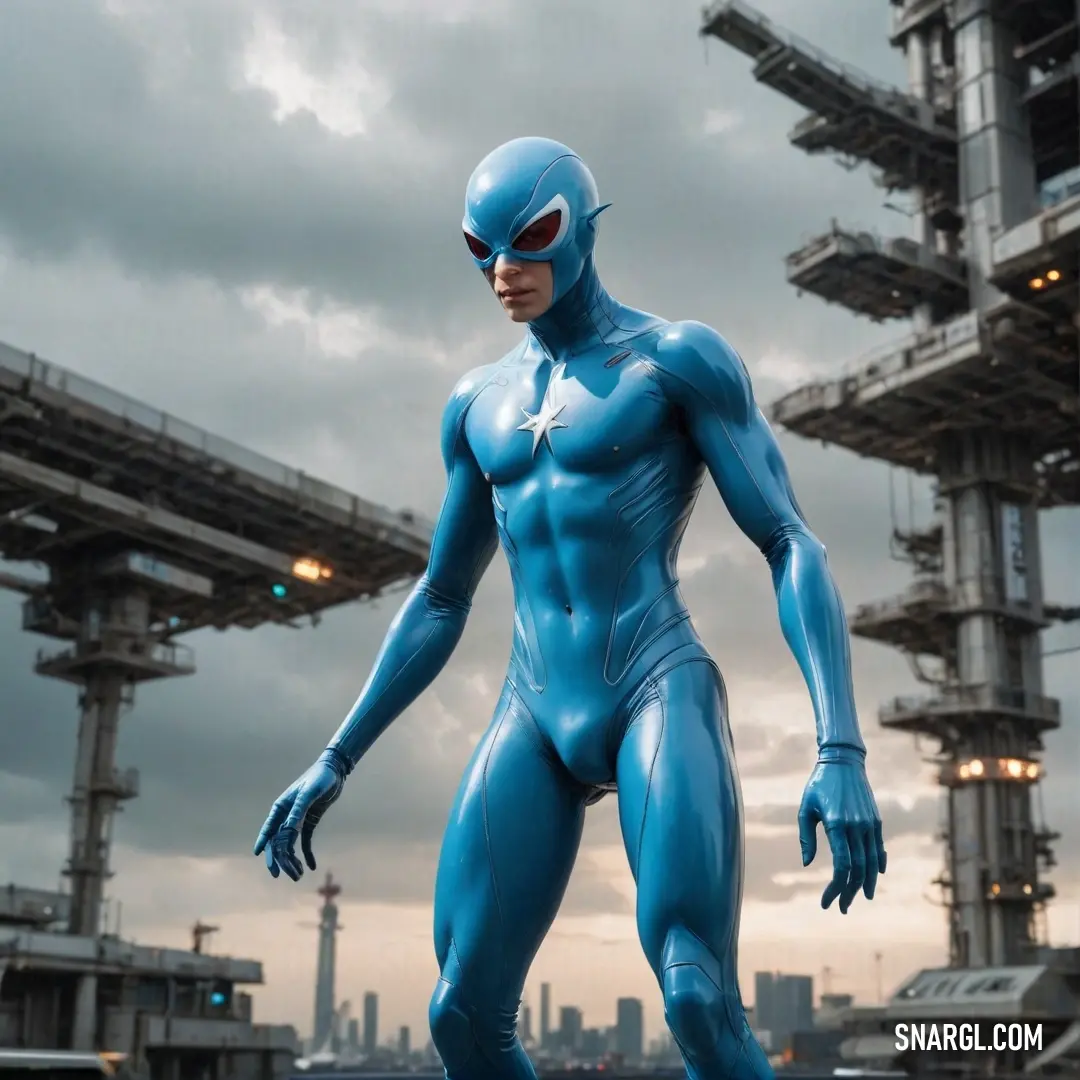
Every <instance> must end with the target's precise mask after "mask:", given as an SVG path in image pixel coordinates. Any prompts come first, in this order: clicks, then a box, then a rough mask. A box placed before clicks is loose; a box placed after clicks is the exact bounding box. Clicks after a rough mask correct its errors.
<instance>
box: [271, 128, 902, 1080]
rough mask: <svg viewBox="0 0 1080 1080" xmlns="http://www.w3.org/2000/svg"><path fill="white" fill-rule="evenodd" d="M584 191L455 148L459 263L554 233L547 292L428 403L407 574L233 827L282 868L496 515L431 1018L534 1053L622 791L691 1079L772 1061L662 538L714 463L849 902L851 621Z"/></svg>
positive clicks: (729, 790)
mask: <svg viewBox="0 0 1080 1080" xmlns="http://www.w3.org/2000/svg"><path fill="white" fill-rule="evenodd" d="M602 209H604V207H602V206H601V205H600V204H599V201H598V197H597V191H596V185H595V183H594V181H593V178H592V175H591V174H590V172H589V171H588V169H587V168H586V167H585V165H584V164H583V163H582V161H581V160H580V159H579V158H578V157H577V156H576V155H575V154H574V153H573V152H572V151H570V150H569V149H567V148H566V147H565V146H562V145H561V144H559V143H555V142H551V141H550V140H547V139H516V140H514V141H512V142H510V143H507V144H505V145H504V146H502V147H500V148H499V149H497V150H495V151H494V152H493V153H492V154H490V155H489V156H488V157H487V158H486V159H485V160H484V161H483V162H481V164H480V165H479V166H478V167H477V169H476V171H475V172H474V174H473V176H472V179H471V180H470V182H469V187H468V191H467V196H466V214H465V220H464V230H465V234H466V241H467V242H468V245H469V248H470V250H471V252H472V254H473V258H474V261H475V262H476V263H477V265H478V266H479V267H480V268H481V269H484V270H486V269H488V268H489V267H491V266H493V265H494V264H495V262H496V260H497V259H499V258H506V259H509V260H518V259H520V260H537V259H539V260H544V261H549V262H550V263H551V268H552V275H553V283H554V300H553V303H552V306H551V307H550V308H549V309H548V311H547V313H546V314H544V315H543V316H541V317H540V318H538V319H536V320H535V321H534V322H532V323H530V324H529V326H528V333H527V334H526V336H525V339H524V341H522V342H521V344H520V345H519V346H518V347H517V348H516V349H514V350H513V352H511V353H510V354H509V355H508V356H506V357H504V358H503V359H502V360H501V361H500V362H499V363H497V364H493V365H490V366H488V367H483V368H479V369H477V370H476V371H473V372H472V373H470V374H469V375H467V376H466V377H465V378H464V379H462V380H461V382H460V383H459V384H458V386H457V387H456V389H455V390H454V392H453V394H452V395H451V398H450V402H449V404H448V406H447V408H446V412H445V415H444V418H443V425H442V452H443V458H444V461H445V463H446V470H447V477H448V480H447V489H446V496H445V501H444V502H443V506H442V511H441V513H440V516H439V519H438V524H437V527H436V529H435V534H434V538H433V541H432V546H431V556H430V562H429V564H428V568H427V571H426V573H425V574H424V576H423V577H422V578H421V579H420V581H419V582H418V583H417V585H416V587H415V588H414V590H413V591H412V594H411V595H410V597H409V598H408V600H406V602H405V604H404V606H403V607H402V609H401V611H400V612H399V613H398V615H397V617H396V618H395V619H394V622H393V623H392V625H391V626H390V629H389V631H388V632H387V635H386V640H385V642H384V644H383V646H382V649H381V651H380V652H379V655H378V657H377V659H376V661H375V665H374V669H373V671H372V673H371V675H370V677H369V679H368V682H367V684H366V685H365V687H364V689H363V691H362V692H361V694H360V697H359V699H358V700H357V702H356V704H355V705H354V706H353V708H352V710H351V712H350V713H349V715H348V717H347V719H346V720H345V722H344V723H343V724H342V726H341V728H340V729H339V731H338V732H337V734H336V735H335V736H334V738H333V740H332V741H331V743H330V745H329V747H328V749H327V750H326V751H325V752H324V753H323V754H322V756H321V757H320V758H319V759H318V761H317V762H316V763H315V765H313V766H312V767H311V768H310V769H309V770H308V771H307V772H306V773H305V774H304V775H303V776H302V777H301V778H300V779H299V780H297V781H296V783H295V784H293V785H292V786H291V787H290V788H288V789H287V790H286V791H285V792H284V793H283V794H282V796H281V797H280V798H279V799H278V800H277V802H276V803H275V804H274V806H273V808H272V810H271V813H270V816H269V817H268V818H267V821H266V824H265V825H264V827H263V830H262V832H261V834H260V836H259V839H258V842H257V844H256V849H255V850H256V854H259V853H260V852H262V851H263V850H264V849H265V851H266V855H267V864H268V866H269V868H270V872H271V873H272V874H273V875H274V876H275V877H276V876H278V874H279V873H280V872H281V871H284V872H285V873H286V875H287V876H289V877H291V878H293V879H294V880H295V879H298V878H299V877H300V876H301V874H302V873H303V866H302V864H301V862H300V859H299V858H298V856H297V854H296V850H295V849H296V846H297V843H299V845H300V848H301V851H302V853H303V856H304V859H305V861H306V862H307V864H308V866H309V867H311V868H312V869H314V867H315V860H314V856H313V854H312V850H311V837H312V831H313V830H314V828H315V826H316V825H317V824H318V822H319V820H320V819H321V818H322V815H323V814H324V813H325V812H326V810H327V808H328V807H329V806H330V804H331V803H332V802H333V801H334V800H335V799H336V798H337V797H338V795H339V794H340V793H341V790H342V787H343V785H344V783H345V779H346V777H347V776H348V774H349V773H350V772H351V770H352V768H353V766H354V765H355V764H356V762H357V761H359V759H360V758H361V757H362V756H363V755H364V753H365V752H366V751H367V750H368V748H369V747H370V746H371V745H372V743H373V742H374V741H375V740H376V738H378V736H379V735H380V734H381V733H382V731H384V730H385V728H386V727H387V726H388V725H389V724H390V723H391V721H393V720H394V719H395V717H397V716H398V715H399V714H400V713H401V712H402V711H403V710H404V709H405V708H406V707H407V706H409V705H410V704H411V703H412V702H413V701H414V700H415V699H416V697H417V696H418V695H419V694H420V693H421V692H422V691H423V690H424V688H425V687H427V686H428V685H429V684H430V683H431V681H432V680H433V679H434V678H435V677H436V675H438V673H439V672H440V670H441V669H442V668H443V666H444V665H445V663H446V662H447V660H448V659H449V658H450V655H451V653H452V652H453V650H454V647H455V646H456V645H457V643H458V640H459V639H460V637H461V633H462V630H463V628H464V625H465V620H466V617H467V616H468V613H469V608H470V604H471V600H472V596H473V592H474V590H475V588H476V586H477V583H478V582H479V580H480V577H481V575H482V574H483V573H484V570H485V569H486V567H487V566H488V564H489V562H490V561H491V559H492V557H493V554H494V552H495V549H496V547H497V546H499V545H500V544H501V546H502V549H503V551H504V553H505V555H506V558H507V560H508V561H509V564H510V569H511V574H512V578H513V586H514V597H515V600H514V633H513V645H512V649H511V655H510V660H509V667H508V671H507V675H506V681H505V684H504V686H503V690H502V694H501V696H500V698H499V702H498V705H497V706H496V709H495V715H494V719H493V720H492V723H491V726H490V727H489V728H488V730H487V733H486V735H485V736H484V738H483V739H482V741H481V742H480V744H479V746H478V747H477V749H476V752H475V754H474V756H473V759H472V762H471V764H470V765H469V768H468V771H467V772H466V775H465V778H464V780H463V782H462V785H461V788H460V791H459V793H458V796H457V800H456V802H455V804H454V808H453V810H452V812H451V815H450V821H449V825H448V827H447V831H446V836H445V840H444V843H443V850H442V856H441V859H440V865H439V870H438V876H437V882H436V893H435V944H436V951H437V954H438V960H439V964H440V969H441V978H440V979H439V982H438V985H437V987H436V990H435V994H434V997H433V998H432V1002H431V1011H430V1019H431V1030H432V1037H433V1039H434V1042H435V1045H436V1047H437V1048H438V1050H439V1053H440V1056H441V1057H442V1060H443V1064H444V1066H445V1069H446V1074H447V1076H448V1077H449V1078H450V1080H534V1075H535V1074H534V1072H533V1069H532V1066H531V1064H530V1063H529V1059H528V1058H527V1056H526V1055H525V1052H524V1051H523V1049H522V1047H521V1044H520V1042H519V1041H518V1039H517V1035H516V1016H517V1010H518V1006H519V1003H520V998H521V993H522V989H523V986H524V982H525V978H526V975H527V972H528V970H529V966H530V964H531V962H532V959H533V957H534V956H535V954H536V951H537V949H538V948H539V946H540V943H541V941H542V940H543V938H544V935H545V933H546V932H547V930H548V928H549V927H550V925H551V923H552V920H553V919H554V917H555V914H556V911H557V910H558V907H559V904H560V902H561V899H562V896H563V892H564V889H565V887H566V884H567V881H568V880H569V876H570V872H571V869H572V867H573V864H574V859H575V856H576V854H577V849H578V844H579V841H580V837H581V832H582V824H583V821H584V816H585V811H586V807H587V806H588V805H589V804H590V803H591V802H594V801H595V800H596V799H597V798H600V797H602V796H603V795H604V794H605V793H606V792H608V791H612V790H615V791H617V793H618V803H619V817H620V822H621V825H622V832H623V838H624V841H625V844H626V851H627V855H628V857H629V860H630V866H631V869H632V871H633V874H634V878H635V881H636V883H637V892H638V899H637V921H638V928H639V932H640V937H641V943H642V946H643V948H644V950H645V954H646V956H647V957H648V960H649V963H650V965H651V966H652V969H653V971H654V972H655V974H656V978H657V980H658V982H659V984H660V987H661V990H662V993H663V998H664V1007H665V1015H666V1019H667V1021H668V1024H669V1026H670V1028H671V1031H672V1034H673V1036H674V1038H675V1040H676V1042H677V1044H678V1046H679V1048H680V1050H681V1051H682V1054H683V1057H684V1059H685V1062H686V1067H687V1071H688V1073H689V1075H690V1077H691V1078H693V1080H722V1078H735V1080H743V1078H750V1077H754V1078H762V1077H767V1076H770V1075H771V1070H770V1067H769V1065H768V1062H767V1060H766V1058H765V1055H764V1054H763V1053H762V1051H761V1049H760V1047H759V1046H758V1044H757V1042H756V1041H755V1039H754V1037H753V1035H752V1034H751V1032H750V1029H749V1027H748V1025H747V1022H746V1015H745V1012H744V1009H743V1005H742V1001H741V998H740V994H739V986H738V978H737V971H736V953H737V936H738V927H739V910H740V906H741V901H742V873H743V848H742V820H741V818H742V813H741V797H740V792H739V782H738V775H737V772H736V768H735V760H734V753H733V749H732V742H731V732H730V728H729V725H728V717H727V706H726V698H725V690H724V683H723V680H722V678H721V676H720V672H719V670H718V669H717V667H716V665H715V663H714V662H713V660H712V659H711V658H710V656H709V654H708V652H707V651H706V650H705V647H704V645H703V644H702V643H701V640H700V639H699V638H698V636H697V634H696V633H695V631H694V628H693V625H692V624H691V621H690V615H689V613H688V612H687V608H686V605H685V603H684V601H683V597H682V594H681V592H680V589H679V581H678V576H677V573H676V562H677V555H678V550H679V544H680V541H681V539H682V535H683V531H684V529H685V526H686V523H687V521H688V519H689V517H690V513H691V511H692V509H693V506H694V502H695V500H696V498H697V494H698V491H699V489H700V487H701V484H702V481H703V478H704V475H705V473H706V472H708V473H709V474H710V475H711V476H712V479H713V481H714V483H715V484H716V486H717V488H718V489H719V491H720V494H721V496H722V497H723V500H724V502H725V504H726V505H727V508H728V510H729V511H730V513H731V515H732V517H733V518H734V520H735V521H736V522H737V523H738V525H739V526H740V528H741V529H742V530H743V532H744V533H746V535H747V536H748V537H749V538H750V539H751V540H752V541H753V542H754V543H755V544H756V545H757V546H758V547H759V548H760V549H761V551H762V552H763V554H764V556H765V558H766V560H767V561H768V565H769V568H770V569H771V572H772V579H773V584H774V586H775V590H776V597H777V601H778V605H779V612H780V623H781V627H782V629H783V632H784V636H785V638H786V640H787V642H788V644H789V646H790V648H791V649H792V652H793V653H794V655H795V657H796V659H797V661H798V664H799V667H800V668H801V669H802V672H803V675H804V677H805V679H806V682H807V684H808V686H809V689H810V694H811V697H812V700H813V706H814V713H815V716H816V721H817V741H818V746H819V756H818V762H817V764H816V766H815V768H814V770H813V773H812V775H811V777H810V780H809V782H808V784H807V787H806V790H805V792H804V794H803V801H802V806H801V809H800V812H799V834H800V841H801V846H802V857H803V863H804V864H808V863H809V862H810V861H811V860H812V859H813V857H814V854H815V849H816V833H817V825H818V824H819V823H820V824H822V825H823V826H824V831H825V833H826V836H827V838H828V840H829V845H830V848H831V851H832V856H833V871H834V873H833V878H832V881H831V882H830V884H829V886H828V887H827V888H826V890H825V893H824V895H823V896H822V905H823V906H824V907H828V906H829V905H830V904H831V903H832V902H833V900H835V899H839V906H840V909H841V911H844V912H846V911H847V909H848V907H849V905H850V904H851V903H852V901H853V899H854V897H855V895H856V893H857V892H859V890H860V889H861V890H862V891H863V892H864V893H865V895H866V896H867V897H868V898H872V897H873V895H874V889H875V885H876V881H877V877H878V874H879V873H882V872H884V870H885V862H886V856H885V850H884V846H883V843H882V836H881V822H880V819H879V817H878V811H877V807H876V805H875V802H874V796H873V794H872V792H871V790H870V786H869V784H868V783H867V779H866V773H865V770H864V759H865V754H866V751H865V748H864V746H863V742H862V739H861V737H860V734H859V727H858V721H857V719H856V714H855V705H854V700H853V692H852V683H851V664H850V653H849V645H848V630H847V624H846V620H845V617H844V610H843V606H842V604H841V600H840V597H839V595H838V593H837V589H836V586H835V584H834V582H833V579H832V577H831V575H830V573H829V569H828V566H827V564H826V559H825V551H824V549H823V547H822V545H821V543H820V542H819V541H818V540H817V539H815V537H814V536H813V534H812V533H811V532H810V530H809V528H808V527H807V525H806V522H805V520H804V518H803V515H802V513H801V511H800V509H799V507H798V504H797V502H796V500H795V496H794V494H793V493H792V490H791V486H790V483H789V480H788V474H787V470H786V468H785V465H784V462H783V460H782V458H781V455H780V451H779V449H778V448H777V445H776V442H775V440H774V438H773V435H772V433H771V431H770V430H769V427H768V425H767V423H766V422H765V419H764V418H763V416H762V415H761V412H760V411H759V409H758V407H757V405H756V404H755V402H754V398H753V393H752V390H751V385H750V379H749V376H748V375H747V372H746V368H745V367H744V366H743V363H742V361H741V360H740V359H739V356H738V355H737V354H736V353H735V351H734V350H733V349H732V348H731V346H729V345H728V344H727V342H726V341H725V340H724V339H723V338H722V337H721V336H720V335H719V334H717V333H716V332H715V331H714V330H712V329H710V328H709V327H707V326H705V325H703V324H701V323H697V322H681V323H669V322H666V321H664V320H663V319H660V318H657V317H655V316H653V315H648V314H645V313H644V312H641V311H635V310H633V309H631V308H628V307H626V306H625V305H623V304H620V303H618V302H617V301H616V300H614V299H613V298H612V297H611V296H610V295H609V294H608V293H607V292H606V291H605V290H604V288H603V287H602V285H601V284H600V281H599V279H598V278H597V275H596V271H595V269H594V266H593V246H594V242H595V236H596V218H597V215H598V214H599V212H600V211H601V210H602Z"/></svg>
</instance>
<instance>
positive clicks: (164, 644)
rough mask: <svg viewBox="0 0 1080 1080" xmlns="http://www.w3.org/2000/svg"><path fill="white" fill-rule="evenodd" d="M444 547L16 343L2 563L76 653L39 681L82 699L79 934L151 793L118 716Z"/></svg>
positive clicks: (5, 357) (3, 356)
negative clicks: (235, 647)
mask: <svg viewBox="0 0 1080 1080" xmlns="http://www.w3.org/2000/svg"><path fill="white" fill-rule="evenodd" d="M430 534H431V528H430V525H428V524H427V523H425V522H422V521H419V520H417V519H416V518H415V517H414V516H413V515H412V514H409V513H394V512H391V511H389V510H385V509H383V508H381V507H378V506H374V505H372V504H371V503H368V502H366V501H365V500H363V499H361V498H359V497H357V496H356V495H352V494H349V493H348V492H346V491H343V490H341V489H339V488H336V487H332V486H331V485H329V484H325V483H322V482H320V481H318V480H314V479H312V478H311V477H308V476H306V475H304V474H303V473H300V472H297V471H295V470H293V469H290V468H287V467H286V466H284V465H280V464H278V463H276V462H274V461H271V460H269V459H267V458H265V457H263V456H261V455H259V454H256V453H253V452H252V451H250V450H247V449H245V448H243V447H241V446H237V445H235V444H233V443H231V442H228V441H227V440H224V439H220V438H217V437H215V436H213V435H210V434H208V433H207V432H205V431H202V430H200V429H199V428H196V427H194V426H192V425H190V424H187V423H185V422H183V421H180V420H177V419H176V418H174V417H171V416H168V415H166V414H164V413H161V412H158V411H157V410H155V409H152V408H150V407H148V406H146V405H143V404H141V403H140V402H137V401H134V400H132V399H131V398H128V397H126V396H124V395H122V394H119V393H116V392H115V391H112V390H110V389H107V388H106V387H103V386H100V385H98V384H96V383H93V382H91V381H89V380H87V379H84V378H82V377H80V376H78V375H75V374H73V373H72V372H69V371H65V370H63V369H62V368H59V367H56V366H55V365H52V364H47V363H44V362H43V361H41V360H40V359H38V358H37V357H35V356H33V355H30V354H27V353H23V352H19V351H18V350H16V349H13V348H10V347H8V346H5V345H0V558H2V559H3V560H4V561H5V562H6V563H8V564H20V563H21V564H31V565H32V567H33V568H34V569H33V570H32V571H28V572H27V573H25V574H23V573H19V572H13V570H17V569H18V568H17V567H14V568H13V569H12V570H5V571H4V572H3V573H2V574H0V587H2V588H8V589H13V590H16V591H18V592H21V593H23V594H24V595H25V596H26V598H27V599H26V601H25V603H24V605H23V620H22V621H23V628H24V629H25V630H28V631H30V632H32V633H37V634H42V635H45V636H47V637H51V638H54V639H57V640H59V641H62V642H64V643H65V647H64V648H62V649H61V650H59V651H53V652H47V651H44V650H43V651H41V652H40V653H39V654H38V659H37V664H36V671H37V672H38V673H39V674H41V675H47V676H50V677H53V678H57V679H62V680H64V681H66V682H69V683H71V684H73V685H74V686H76V687H78V689H79V707H80V714H81V715H80V723H79V735H78V746H77V752H76V758H75V778H74V784H73V788H72V793H71V800H70V801H71V807H72V810H71V855H70V859H69V862H68V865H67V868H66V873H67V874H68V876H69V877H70V879H71V892H70V896H69V897H67V898H66V899H65V900H64V905H65V913H64V920H63V924H64V926H65V927H66V930H67V932H68V934H69V935H72V936H74V937H77V938H79V939H83V940H85V941H89V942H91V943H92V942H93V940H94V939H95V938H97V937H98V936H99V935H100V934H101V933H102V931H103V927H102V903H103V896H104V887H105V882H106V880H107V878H108V876H109V846H110V842H111V832H112V819H113V815H114V813H115V811H116V809H117V807H118V805H119V804H120V803H122V802H123V801H125V800H128V799H131V798H132V797H134V796H135V795H136V794H137V793H138V774H137V773H136V771H135V770H134V769H125V770H118V769H117V768H116V764H115V748H116V739H117V729H118V723H119V719H120V715H121V713H122V711H123V710H125V709H127V708H130V707H131V705H132V702H133V694H134V688H135V686H136V685H137V684H139V683H144V682H148V681H151V680H155V679H163V678H170V677H174V676H179V675H188V674H191V673H192V672H194V670H195V663H194V657H193V654H192V652H191V650H190V648H188V647H187V646H185V645H183V644H181V643H180V642H178V640H177V639H178V637H180V636H181V635H183V634H185V633H188V632H190V631H193V630H196V629H201V628H206V627H216V628H217V629H221V630H224V629H226V628H228V627H244V628H253V627H256V626H260V625H262V624H264V623H279V624H284V625H290V626H295V625H298V624H299V620H301V619H302V618H304V617H309V618H310V619H311V620H312V621H315V620H317V619H318V617H319V615H320V613H321V612H322V611H323V610H325V609H327V608H329V607H332V606H335V605H339V604H344V603H347V602H350V601H355V600H362V599H367V598H371V597H375V596H377V595H379V594H380V593H381V592H383V591H384V590H386V589H387V588H389V587H391V586H393V585H394V584H396V583H402V582H405V581H407V580H409V579H410V578H413V577H415V576H416V575H418V574H419V573H421V572H422V570H423V568H424V566H425V564H426V561H427V553H428V546H429V540H430ZM42 571H45V575H44V576H43V575H42ZM54 937H55V935H54ZM21 947H22V946H21V945H20V944H19V942H12V943H10V948H12V949H18V948H21ZM35 947H36V946H35ZM50 948H51V949H52V950H53V952H58V951H59V952H63V949H62V948H61V947H60V946H59V945H58V944H55V943H54V944H52V945H51V946H50ZM80 949H83V946H81V945H79V946H76V945H75V944H72V945H71V946H70V947H69V949H68V951H71V956H70V957H68V958H67V959H66V960H65V963H67V964H68V966H69V970H70V967H71V965H77V964H78V963H79V962H80V961H79V960H78V959H77V958H78V957H79V956H81V955H82V953H81V952H80ZM86 949H89V950H90V952H93V948H92V944H91V945H87V946H86ZM72 950H74V951H72ZM83 951H85V949H83ZM2 953H3V943H2V942H0V959H2ZM193 955H195V954H193ZM25 962H27V963H29V962H30V961H29V960H27V961H25ZM189 963H190V964H191V965H193V967H192V970H193V971H194V970H197V969H199V968H200V965H201V966H202V967H206V966H207V965H210V966H211V967H212V966H213V965H215V964H219V963H220V962H219V961H217V960H216V959H215V960H212V959H210V958H206V957H203V958H202V959H197V958H196V959H192V960H190V961H189ZM237 963H239V964H240V965H241V966H242V965H243V964H245V963H248V964H249V967H250V965H251V962H247V961H237ZM99 966H100V965H99ZM255 966H256V967H257V965H255ZM0 968H2V964H0ZM252 970H253V969H252ZM244 971H245V972H248V969H244ZM248 973H250V972H248ZM99 974H100V972H99V971H98V970H97V968H96V967H94V966H85V969H84V971H83V974H82V977H81V978H80V980H79V989H78V992H77V994H76V995H75V998H74V1020H73V1021H72V1024H71V1025H70V1031H68V1032H66V1033H65V1034H63V1035H62V1036H61V1035H55V1036H54V1037H56V1038H62V1041H64V1042H68V1043H70V1045H71V1046H73V1047H75V1048H80V1049H81V1048H90V1047H94V1046H98V1045H100V1044H101V1039H102V1037H103V1034H104V1031H103V1028H102V1023H103V1016H105V1015H107V1007H106V1004H105V1002H104V1000H103V999H102V997H101V987H100V986H99V983H98V975H99ZM246 977H247V975H245V976H244V978H246ZM7 989H8V987H7V984H6V983H0V998H2V997H3V995H4V992H5V991H6V990H7ZM103 1009H104V1010H105V1011H104V1012H103ZM2 1038H3V1025H2V1024H0V1040H2ZM231 1045H234V1046H235V1045H236V1043H235V1040H234V1041H233V1043H232V1044H231Z"/></svg>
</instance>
